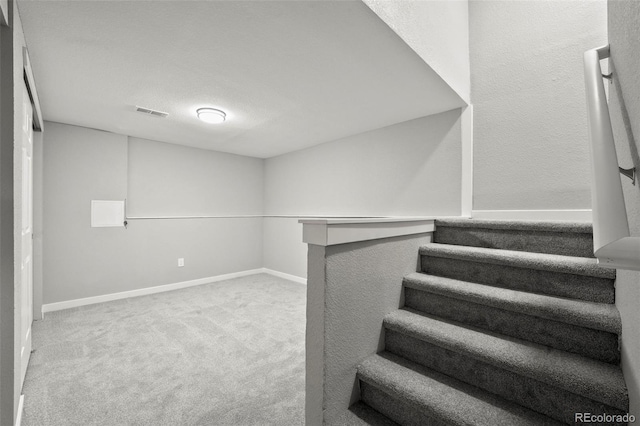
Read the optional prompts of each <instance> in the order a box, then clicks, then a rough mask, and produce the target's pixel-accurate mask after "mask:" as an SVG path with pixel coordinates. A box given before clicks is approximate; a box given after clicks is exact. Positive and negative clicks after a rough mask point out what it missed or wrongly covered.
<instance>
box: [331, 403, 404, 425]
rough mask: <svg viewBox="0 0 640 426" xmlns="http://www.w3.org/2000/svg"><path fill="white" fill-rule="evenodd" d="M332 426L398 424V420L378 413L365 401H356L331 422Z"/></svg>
mask: <svg viewBox="0 0 640 426" xmlns="http://www.w3.org/2000/svg"><path fill="white" fill-rule="evenodd" d="M329 425H330V426H398V424H397V423H396V422H394V421H393V420H391V419H389V418H388V417H385V416H384V415H382V414H380V413H378V412H377V411H376V410H374V409H373V408H371V407H369V406H368V405H367V404H364V403H363V402H356V403H355V404H353V405H352V406H351V407H349V409H348V410H346V411H345V412H344V413H342V414H341V415H340V416H338V418H337V419H335V420H334V421H332V422H330V423H329Z"/></svg>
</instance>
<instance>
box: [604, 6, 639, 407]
mask: <svg viewBox="0 0 640 426" xmlns="http://www.w3.org/2000/svg"><path fill="white" fill-rule="evenodd" d="M608 12H609V42H610V44H611V59H610V65H611V67H610V71H611V72H612V73H613V85H611V86H609V87H610V90H609V93H610V103H609V111H610V115H611V122H612V125H613V130H614V139H615V141H616V150H617V153H618V159H619V164H620V165H621V166H622V167H625V168H628V167H633V166H635V167H636V170H640V155H639V152H640V74H639V73H638V70H639V69H640V45H639V44H638V40H640V27H638V22H640V3H639V2H637V1H617V0H616V1H609V5H608ZM622 188H623V190H624V197H625V202H626V204H627V215H628V217H629V227H630V228H631V235H633V236H640V185H638V183H637V182H636V186H633V185H631V181H629V180H628V179H627V178H623V179H622ZM616 306H617V307H618V309H619V310H620V314H621V316H622V369H623V371H624V373H625V380H626V382H627V388H628V390H629V405H630V412H631V414H633V415H635V416H636V418H640V309H639V308H638V307H639V306H640V273H639V272H634V271H623V270H618V278H617V280H616Z"/></svg>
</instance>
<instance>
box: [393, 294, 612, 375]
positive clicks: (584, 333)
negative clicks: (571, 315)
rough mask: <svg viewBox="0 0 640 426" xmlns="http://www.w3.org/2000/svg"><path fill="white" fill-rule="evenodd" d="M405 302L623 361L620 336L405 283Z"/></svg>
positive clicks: (521, 336)
mask: <svg viewBox="0 0 640 426" xmlns="http://www.w3.org/2000/svg"><path fill="white" fill-rule="evenodd" d="M405 306H407V307H409V308H412V309H416V310H418V311H421V312H425V313H427V314H431V315H435V316H438V317H440V318H446V319H450V320H453V321H457V322H461V323H464V324H469V325H472V326H474V327H480V328H483V329H486V330H490V331H493V332H496V333H501V334H504V335H507V336H511V337H516V338H519V339H523V340H528V341H530V342H534V343H539V344H542V345H546V346H551V347H553V348H557V349H560V350H564V351H567V352H573V353H576V354H579V355H583V356H587V357H589V358H593V359H597V360H600V361H604V362H609V363H612V364H617V363H619V362H620V351H619V350H618V336H617V335H616V334H612V333H607V332H604V331H599V330H593V329H590V328H584V327H578V326H575V325H571V324H565V323H561V322H557V321H551V320H548V319H544V318H539V317H534V316H530V315H525V314H521V313H518V312H512V311H506V310H503V309H498V308H494V307H491V306H485V305H480V304H477V303H472V302H468V301H464V300H459V299H454V298H450V297H446V296H441V295H438V294H433V293H428V292H425V291H421V290H416V289H413V288H410V287H405Z"/></svg>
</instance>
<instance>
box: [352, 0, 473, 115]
mask: <svg viewBox="0 0 640 426" xmlns="http://www.w3.org/2000/svg"><path fill="white" fill-rule="evenodd" d="M363 1H364V3H365V4H366V5H367V6H369V8H370V9H371V10H373V12H374V13H375V14H376V15H378V16H379V17H380V19H382V20H383V21H384V22H385V23H386V24H387V25H388V26H389V27H390V28H391V29H392V30H393V31H395V33H396V34H398V35H399V36H400V38H402V39H403V40H404V42H405V43H407V45H408V46H409V47H411V48H412V49H413V50H414V51H415V52H416V53H417V54H418V55H419V56H420V57H421V58H422V59H423V60H424V61H425V62H426V63H427V64H429V66H430V67H431V68H433V70H434V71H435V72H436V73H438V75H440V77H441V78H442V79H443V80H444V81H446V82H447V83H448V84H449V86H451V88H453V90H455V91H456V93H457V94H458V95H459V96H460V97H461V98H462V99H463V100H464V101H465V102H467V103H469V97H470V96H469V95H470V76H469V7H468V2H467V1H466V0H457V1H451V0H431V1H423V0H403V1H388V0H363Z"/></svg>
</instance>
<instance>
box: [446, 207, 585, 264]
mask: <svg viewBox="0 0 640 426" xmlns="http://www.w3.org/2000/svg"><path fill="white" fill-rule="evenodd" d="M435 225H436V230H435V234H434V242H436V243H442V244H455V245H464V246H474V247H487V248H498V249H506V250H516V251H528V252H535V253H549V254H559V255H564V256H577V257H594V256H593V226H592V225H591V224H590V223H586V222H533V221H513V220H508V221H505V220H502V221H496V220H477V219H467V218H460V217H458V218H445V219H437V220H436V222H435Z"/></svg>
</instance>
